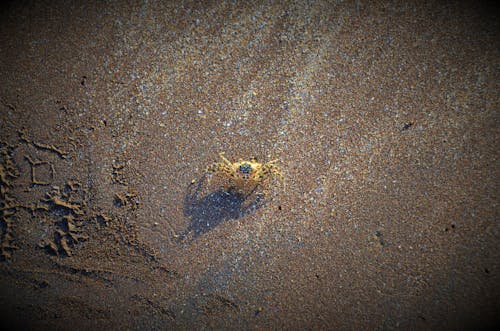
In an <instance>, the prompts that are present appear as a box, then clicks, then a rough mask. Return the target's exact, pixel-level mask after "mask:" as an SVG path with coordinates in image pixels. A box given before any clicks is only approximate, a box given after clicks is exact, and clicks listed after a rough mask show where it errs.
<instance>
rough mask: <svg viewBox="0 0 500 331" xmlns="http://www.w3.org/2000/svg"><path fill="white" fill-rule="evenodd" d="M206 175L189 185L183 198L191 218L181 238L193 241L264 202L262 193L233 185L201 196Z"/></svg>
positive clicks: (186, 213)
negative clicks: (245, 190)
mask: <svg viewBox="0 0 500 331" xmlns="http://www.w3.org/2000/svg"><path fill="white" fill-rule="evenodd" d="M206 186H207V185H206V175H204V176H202V177H201V178H200V179H199V180H198V181H197V182H195V183H192V184H190V185H189V187H188V189H187V192H186V196H185V198H184V216H186V217H187V218H189V226H188V228H187V229H186V230H185V231H184V232H183V233H182V234H181V235H180V236H179V239H180V240H181V241H185V240H189V241H191V240H194V239H196V238H198V237H199V236H201V235H203V234H205V233H207V232H209V231H211V230H212V229H214V228H215V227H217V226H218V225H219V224H221V223H222V222H225V221H229V220H235V219H238V218H240V217H242V216H245V215H247V214H249V213H252V212H254V211H256V210H257V209H259V208H261V207H262V206H264V205H265V200H264V198H263V196H262V195H261V194H258V193H255V189H253V190H252V191H251V192H249V193H248V194H242V193H240V192H237V191H236V190H234V188H230V189H229V190H227V191H226V190H224V189H222V188H219V189H217V190H215V191H209V192H208V193H207V194H204V195H202V192H203V191H204V190H206V189H207V187H206Z"/></svg>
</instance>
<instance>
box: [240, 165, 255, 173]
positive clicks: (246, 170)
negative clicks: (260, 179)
mask: <svg viewBox="0 0 500 331" xmlns="http://www.w3.org/2000/svg"><path fill="white" fill-rule="evenodd" d="M239 170H240V172H242V173H244V174H247V175H248V174H249V173H250V171H252V166H251V165H250V164H248V163H245V164H242V165H240V168H239Z"/></svg>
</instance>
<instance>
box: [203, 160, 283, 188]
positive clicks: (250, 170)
mask: <svg viewBox="0 0 500 331" xmlns="http://www.w3.org/2000/svg"><path fill="white" fill-rule="evenodd" d="M219 156H220V157H221V159H222V161H223V162H216V163H214V164H212V165H210V166H208V167H207V172H209V173H215V174H219V175H222V176H223V177H226V178H229V179H232V180H233V181H234V185H233V186H234V187H237V188H239V189H241V188H248V187H250V186H254V188H256V187H257V186H258V185H261V184H262V183H263V182H265V181H267V180H270V179H272V178H273V177H279V179H280V180H281V181H283V175H282V174H281V170H280V168H279V167H278V166H277V165H276V162H278V159H275V160H272V161H269V162H266V163H259V162H257V160H256V159H255V158H252V159H250V161H246V160H243V159H239V160H238V162H234V163H232V162H231V161H229V160H228V159H227V158H226V157H224V152H221V153H219Z"/></svg>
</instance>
